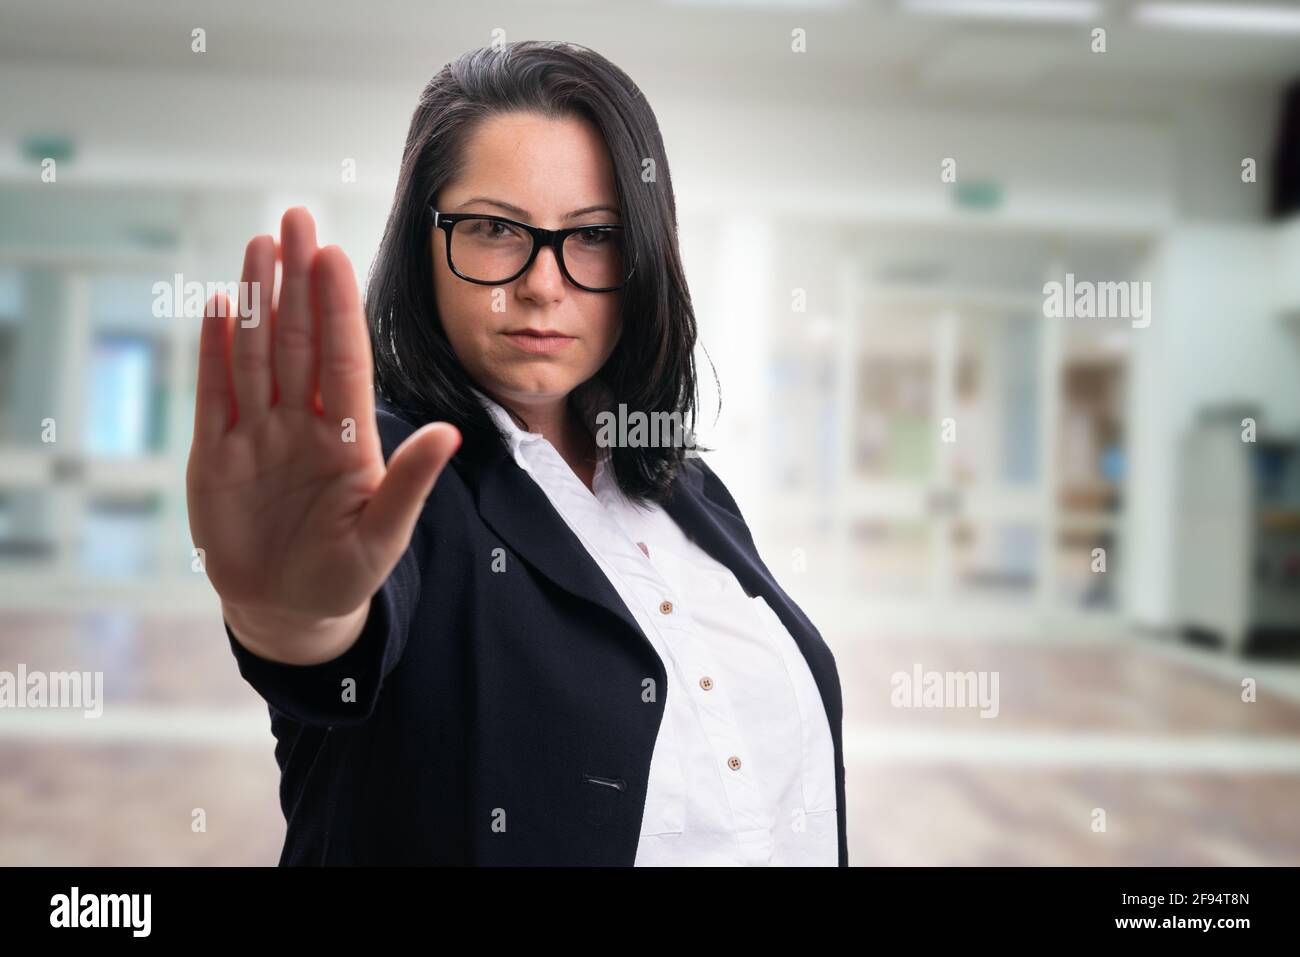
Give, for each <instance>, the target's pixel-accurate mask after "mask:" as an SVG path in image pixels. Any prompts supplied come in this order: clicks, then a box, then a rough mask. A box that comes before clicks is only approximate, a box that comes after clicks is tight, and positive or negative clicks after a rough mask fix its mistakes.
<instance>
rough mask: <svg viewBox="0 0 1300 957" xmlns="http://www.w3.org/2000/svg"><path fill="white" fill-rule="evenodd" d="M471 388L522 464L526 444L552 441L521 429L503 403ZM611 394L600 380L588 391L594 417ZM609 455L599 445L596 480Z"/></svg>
mask: <svg viewBox="0 0 1300 957" xmlns="http://www.w3.org/2000/svg"><path fill="white" fill-rule="evenodd" d="M470 389H471V390H472V391H473V392H474V394H475V395H476V396H478V398H479V401H480V402H481V403H482V404H483V407H484V408H485V409H487V411H488V414H489V415H490V416H491V417H492V421H493V422H495V423H496V426H497V429H498V430H500V432H501V434H502V435H503V436H505V439H506V442H507V444H508V445H509V447H510V455H511V457H512V458H513V459H514V460H515V461H516V462H518V463H519V464H520V465H524V462H523V452H522V449H523V448H524V447H525V446H529V445H533V444H534V443H537V442H545V443H546V444H548V445H549V444H550V441H549V440H548V439H547V438H546V436H544V435H542V433H540V432H526V431H524V430H523V429H521V428H520V427H519V424H518V423H517V422H515V420H514V418H513V417H512V416H511V415H510V413H509V412H507V411H506V409H505V407H504V406H503V405H501V403H499V402H497V401H496V400H495V399H493V398H492V397H491V396H490V395H488V394H487V393H486V392H484V391H483V390H481V389H479V388H478V387H477V386H472V385H471V386H470ZM610 395H611V390H610V388H609V386H607V385H606V384H605V383H603V382H599V381H597V382H596V383H595V385H594V387H593V388H592V390H591V392H590V393H588V399H587V402H588V404H587V406H585V407H586V408H587V409H588V410H589V411H590V412H591V413H592V415H591V417H592V418H594V413H595V411H597V410H599V409H602V408H605V407H606V405H608V402H609V396H610ZM609 456H610V450H609V449H607V448H601V447H597V449H596V480H597V481H599V480H601V478H602V476H603V474H604V473H605V471H606V470H607V468H608V467H609ZM525 467H526V466H525Z"/></svg>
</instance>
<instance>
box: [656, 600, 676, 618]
mask: <svg viewBox="0 0 1300 957" xmlns="http://www.w3.org/2000/svg"><path fill="white" fill-rule="evenodd" d="M672 613H673V603H672V602H670V601H661V602H660V603H659V614H661V615H671V614H672Z"/></svg>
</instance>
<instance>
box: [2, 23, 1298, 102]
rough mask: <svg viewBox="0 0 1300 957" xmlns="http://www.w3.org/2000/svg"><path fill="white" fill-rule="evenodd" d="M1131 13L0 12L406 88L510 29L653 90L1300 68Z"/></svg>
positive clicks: (83, 54)
mask: <svg viewBox="0 0 1300 957" xmlns="http://www.w3.org/2000/svg"><path fill="white" fill-rule="evenodd" d="M1047 2H1051V0H1047ZM1129 8H1130V5H1129V4H1127V3H1123V2H1117V0H1110V4H1109V6H1108V7H1107V9H1108V11H1109V12H1108V13H1107V14H1106V15H1105V16H1104V17H1103V19H1102V25H1103V26H1105V28H1106V29H1107V31H1108V34H1107V52H1106V53H1104V54H1096V53H1093V52H1091V50H1090V30H1091V26H1090V25H1088V24H1056V23H1042V22H1021V21H1005V20H998V21H993V20H987V19H968V18H955V17H944V16H933V15H925V14H919V13H912V12H907V11H905V10H903V9H901V8H900V7H899V3H898V0H843V2H841V3H838V4H837V3H829V4H827V3H825V2H824V0H823V2H812V0H791V2H789V3H785V4H783V3H779V2H777V0H732V2H730V3H723V2H713V0H675V2H671V0H599V2H597V0H587V2H579V0H568V2H566V0H556V2H547V3H536V2H532V3H529V2H510V3H504V2H499V3H488V2H485V3H474V4H451V3H445V2H429V0H393V2H387V3H380V2H372V3H328V4H327V3H322V2H320V0H278V2H274V3H256V4H255V3H251V2H221V3H218V2H207V0H205V2H197V3H188V4H174V5H163V4H158V3H156V2H152V0H114V2H113V3H111V4H105V3H102V2H100V0H44V2H42V3H38V4H22V5H21V6H19V5H15V4H10V5H6V6H5V7H4V8H3V11H2V12H0V61H7V62H8V63H9V64H11V65H12V64H16V63H37V64H43V65H56V64H68V65H78V66H81V67H98V68H104V69H120V70H147V71H185V72H187V73H190V74H191V75H192V74H193V73H195V72H197V73H202V72H208V73H212V74H217V75H221V74H229V73H232V72H238V73H239V74H240V75H244V76H247V75H266V76H285V75H296V76H321V77H330V78H335V79H337V78H348V79H353V80H356V81H357V82H380V83H388V82H392V83H395V84H400V85H402V86H403V87H404V88H406V89H409V88H410V86H411V84H412V83H413V82H419V80H418V79H417V78H421V79H427V78H428V77H429V76H430V75H431V74H432V73H433V72H434V71H435V70H436V68H438V67H440V66H441V65H442V64H443V63H445V62H447V61H448V60H450V59H451V58H453V57H454V56H455V55H457V54H458V53H459V52H462V51H464V50H466V49H469V48H471V47H475V46H481V45H484V44H486V43H489V42H490V41H491V37H492V31H493V30H494V29H501V30H504V31H505V38H506V39H507V40H513V39H523V38H545V39H565V40H572V41H575V42H580V43H585V44H587V45H589V46H592V47H594V48H596V49H598V50H600V51H601V52H603V53H605V54H606V55H607V56H609V57H610V58H611V59H613V60H614V61H615V62H617V63H618V64H619V65H620V66H621V67H623V68H624V69H625V70H627V71H628V72H629V74H631V75H632V76H633V77H636V78H637V79H638V82H642V83H643V84H644V85H645V86H646V88H647V92H648V93H650V94H653V95H681V96H691V97H694V96H706V97H709V96H712V97H719V98H733V99H738V100H745V99H761V100H763V101H765V102H771V101H772V100H774V99H786V100H795V101H801V102H808V101H810V100H812V99H819V100H821V101H824V102H835V101H848V102H853V103H858V104H861V103H867V102H872V101H876V100H879V101H882V102H883V101H889V102H895V103H896V102H899V101H900V100H904V101H907V102H914V101H921V102H925V101H935V102H941V103H943V104H944V105H948V106H953V105H960V104H962V103H963V102H967V101H970V102H973V103H979V104H983V105H987V104H988V103H989V102H990V100H994V101H996V102H998V103H1005V104H1007V105H1012V106H1014V105H1030V104H1062V105H1071V106H1075V107H1078V106H1080V105H1089V104H1091V105H1094V106H1096V107H1098V108H1102V109H1110V110H1133V109H1145V108H1152V107H1155V108H1158V107H1161V106H1167V105H1168V104H1169V103H1171V102H1186V101H1188V100H1189V99H1192V98H1195V97H1197V96H1204V95H1206V94H1214V93H1241V92H1243V91H1270V90H1277V89H1278V88H1280V87H1281V86H1282V85H1283V84H1284V83H1285V82H1286V81H1287V80H1288V79H1289V78H1294V77H1295V76H1296V74H1297V72H1300V35H1290V36H1286V35H1281V36H1267V35H1258V34H1254V35H1250V34H1231V33H1228V34H1225V33H1197V32H1183V31H1177V30H1169V29H1161V28H1154V27H1145V26H1140V25H1138V24H1136V23H1134V22H1133V20H1132V18H1131V17H1130V16H1129V15H1128V10H1129ZM194 27H202V28H203V29H204V30H205V31H206V33H207V45H208V50H207V52H206V53H204V54H195V53H192V52H191V50H190V31H191V30H192V29H193V28H194ZM795 28H801V29H804V30H806V31H807V52H806V53H804V54H801V55H796V54H794V53H792V52H791V51H790V35H791V31H792V30H793V29H795Z"/></svg>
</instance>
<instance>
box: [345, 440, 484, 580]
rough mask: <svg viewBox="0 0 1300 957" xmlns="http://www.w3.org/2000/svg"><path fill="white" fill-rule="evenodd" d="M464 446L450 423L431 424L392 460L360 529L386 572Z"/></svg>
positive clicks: (400, 446) (402, 446)
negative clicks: (444, 471)
mask: <svg viewBox="0 0 1300 957" xmlns="http://www.w3.org/2000/svg"><path fill="white" fill-rule="evenodd" d="M460 443H461V434H460V430H459V429H457V428H456V427H455V426H454V425H452V424H451V423H450V422H431V423H429V424H427V425H424V426H421V427H420V428H418V429H416V430H415V431H414V432H412V433H411V434H410V435H409V436H407V438H406V441H404V442H403V443H402V444H401V445H399V446H398V447H397V449H396V451H394V452H393V454H392V455H391V456H389V458H388V471H387V473H386V474H385V475H384V479H383V481H382V482H380V483H379V488H378V489H376V490H375V494H374V495H373V496H371V498H370V502H369V503H368V504H367V505H366V508H365V511H364V512H362V513H361V520H360V524H359V527H358V532H359V534H360V535H361V539H362V541H363V542H364V544H365V547H366V548H367V549H368V550H369V551H370V552H371V554H373V555H375V556H377V558H376V563H380V562H382V564H383V566H384V568H385V570H387V569H388V568H389V567H390V566H391V565H393V564H394V563H395V562H396V558H397V556H400V555H401V553H402V552H403V551H404V550H405V549H406V546H407V545H408V544H409V543H410V541H411V533H412V531H414V529H415V523H416V520H417V519H419V517H420V510H421V509H423V508H424V500H425V499H426V498H428V497H429V492H431V491H432V490H433V486H434V483H435V482H437V481H438V476H439V475H440V474H441V473H442V470H443V468H444V467H445V466H446V464H447V462H448V461H449V460H450V459H451V457H452V455H454V454H455V452H456V450H457V449H458V448H460ZM378 556H383V557H382V558H380V557H378ZM389 556H392V558H391V560H390V559H389Z"/></svg>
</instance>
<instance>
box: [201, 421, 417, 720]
mask: <svg viewBox="0 0 1300 957" xmlns="http://www.w3.org/2000/svg"><path fill="white" fill-rule="evenodd" d="M377 421H378V425H379V435H380V443H381V445H382V446H383V451H384V461H388V459H389V457H390V456H392V454H393V452H394V451H395V450H396V449H397V447H398V446H399V445H401V443H402V441H403V440H404V439H405V438H406V437H407V436H408V435H410V434H411V433H412V432H413V431H415V426H413V425H411V424H410V423H408V422H406V421H405V420H404V419H401V418H398V417H397V416H396V415H393V414H392V413H390V412H387V411H384V410H382V409H381V410H380V411H378V413H377ZM435 488H436V486H435ZM419 532H420V529H419V525H417V526H416V534H415V535H414V536H413V538H412V542H411V543H410V544H408V545H407V547H406V551H405V552H403V554H402V557H401V559H400V560H399V561H398V563H397V565H396V566H395V567H394V568H393V570H392V572H390V573H389V575H388V577H387V578H386V579H385V580H384V584H383V585H382V586H381V587H380V589H379V591H377V592H375V594H374V596H373V597H372V598H371V599H370V612H369V615H368V616H367V617H366V622H365V625H364V626H363V628H362V630H361V634H360V636H359V637H358V638H357V640H356V641H355V642H353V644H352V646H351V647H350V648H348V650H347V651H345V652H343V654H341V655H339V656H338V657H337V658H334V659H332V660H330V661H324V662H320V663H319V664H313V665H294V664H286V663H284V662H278V661H271V660H269V659H266V658H262V657H260V656H258V655H256V654H254V653H253V652H251V651H249V650H248V649H247V648H245V647H244V646H243V645H242V644H240V643H239V641H238V639H236V638H235V635H234V633H233V632H232V631H231V630H230V623H229V622H227V621H225V620H224V619H223V624H224V625H225V629H226V637H227V638H228V639H229V641H230V649H231V651H232V652H233V653H234V656H235V661H236V662H237V664H238V666H239V673H240V674H241V675H242V676H243V678H244V680H245V681H247V682H248V683H249V684H250V685H252V686H253V689H254V690H255V691H256V692H257V693H258V694H259V695H261V696H262V698H263V699H265V701H266V702H267V704H269V705H270V706H271V707H272V708H273V709H274V710H276V711H278V712H280V713H281V714H284V715H286V716H287V717H289V718H291V719H293V720H294V721H296V722H298V723H299V724H303V725H315V726H322V727H333V726H335V725H355V724H360V723H362V722H363V721H365V720H366V719H367V718H369V717H370V716H371V715H372V714H373V713H374V710H375V705H376V703H377V702H378V700H379V693H380V691H381V689H382V687H383V683H384V679H385V678H387V677H388V675H389V673H390V672H391V671H392V670H393V668H395V667H396V666H397V663H398V661H399V660H400V659H401V657H402V652H403V651H404V650H405V648H406V640H407V636H408V634H409V632H410V624H411V617H412V614H413V613H414V610H415V607H416V605H417V604H418V603H419V600H420V581H421V564H422V562H421V555H420V548H419V547H418V545H417V540H418V539H420V534H419ZM349 679H351V680H352V681H353V682H354V684H353V685H352V686H349V685H347V684H345V682H347V681H348V680H349ZM345 691H347V692H348V693H346V694H345Z"/></svg>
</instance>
